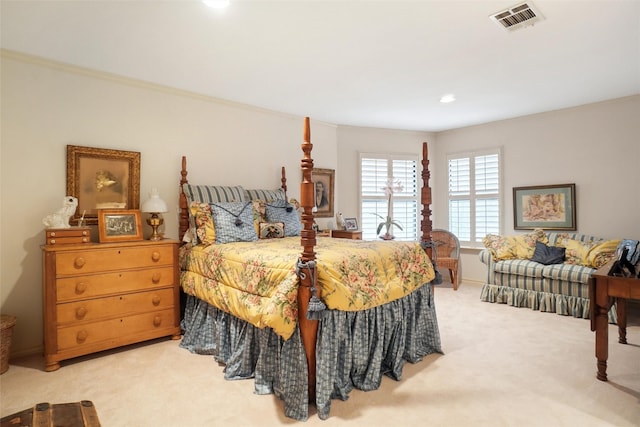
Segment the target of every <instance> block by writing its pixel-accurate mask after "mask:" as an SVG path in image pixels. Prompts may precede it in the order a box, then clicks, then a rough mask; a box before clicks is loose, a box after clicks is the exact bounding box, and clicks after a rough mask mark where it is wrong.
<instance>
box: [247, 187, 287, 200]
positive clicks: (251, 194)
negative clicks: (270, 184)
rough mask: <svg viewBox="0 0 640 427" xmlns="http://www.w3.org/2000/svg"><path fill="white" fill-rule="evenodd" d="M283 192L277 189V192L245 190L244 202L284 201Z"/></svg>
mask: <svg viewBox="0 0 640 427" xmlns="http://www.w3.org/2000/svg"><path fill="white" fill-rule="evenodd" d="M284 197H285V196H284V190H283V189H282V188H279V189H277V190H245V191H244V198H245V200H264V201H265V202H272V201H274V200H285V198H284Z"/></svg>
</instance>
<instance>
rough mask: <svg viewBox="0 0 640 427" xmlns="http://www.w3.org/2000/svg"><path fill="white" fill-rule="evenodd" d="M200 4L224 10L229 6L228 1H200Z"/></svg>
mask: <svg viewBox="0 0 640 427" xmlns="http://www.w3.org/2000/svg"><path fill="white" fill-rule="evenodd" d="M202 3H204V4H206V5H207V6H209V7H212V8H214V9H224V8H225V7H227V6H229V0H202Z"/></svg>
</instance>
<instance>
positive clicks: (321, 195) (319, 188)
mask: <svg viewBox="0 0 640 427" xmlns="http://www.w3.org/2000/svg"><path fill="white" fill-rule="evenodd" d="M335 172H336V171H335V170H333V169H318V168H313V172H312V174H311V176H312V180H313V184H314V186H315V189H316V195H315V204H314V207H315V209H316V210H315V211H314V213H313V215H314V216H315V217H317V218H329V217H333V192H334V178H335Z"/></svg>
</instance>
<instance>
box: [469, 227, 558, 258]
mask: <svg viewBox="0 0 640 427" xmlns="http://www.w3.org/2000/svg"><path fill="white" fill-rule="evenodd" d="M538 241H540V242H542V243H545V244H546V243H548V242H549V240H548V239H547V235H546V234H545V232H544V230H542V229H540V228H537V229H535V230H533V231H532V232H531V233H527V234H521V235H517V236H501V235H497V234H487V235H486V236H485V237H484V239H482V243H484V245H485V246H486V248H487V249H489V251H490V252H491V255H492V256H493V259H494V260H506V259H530V258H531V257H532V256H533V252H534V251H535V249H536V242H538Z"/></svg>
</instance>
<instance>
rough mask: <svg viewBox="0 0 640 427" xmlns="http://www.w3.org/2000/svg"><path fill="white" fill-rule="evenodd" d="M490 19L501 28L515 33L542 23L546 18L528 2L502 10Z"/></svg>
mask: <svg viewBox="0 0 640 427" xmlns="http://www.w3.org/2000/svg"><path fill="white" fill-rule="evenodd" d="M490 18H491V20H492V21H494V22H495V23H496V24H498V25H499V26H500V27H501V28H504V29H505V30H507V31H515V30H519V29H520V28H524V27H527V26H529V25H533V24H535V23H536V22H538V21H542V20H543V19H544V16H542V14H541V13H540V12H539V11H538V10H537V9H536V8H535V6H534V5H533V4H531V3H530V2H528V3H521V4H519V5H517V6H512V7H510V8H509V9H506V10H502V11H500V12H498V13H495V14H493V15H491V16H490Z"/></svg>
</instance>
